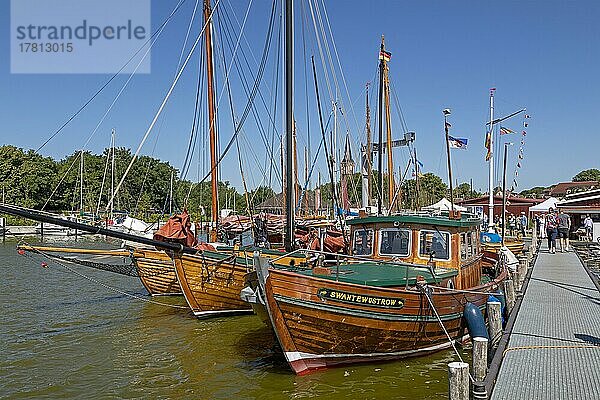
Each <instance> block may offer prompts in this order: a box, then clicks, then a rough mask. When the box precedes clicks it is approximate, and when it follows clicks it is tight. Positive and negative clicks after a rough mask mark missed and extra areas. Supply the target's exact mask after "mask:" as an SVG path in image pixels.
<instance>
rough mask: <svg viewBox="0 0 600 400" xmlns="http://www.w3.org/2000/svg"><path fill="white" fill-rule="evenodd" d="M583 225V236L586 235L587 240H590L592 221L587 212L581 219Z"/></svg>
mask: <svg viewBox="0 0 600 400" xmlns="http://www.w3.org/2000/svg"><path fill="white" fill-rule="evenodd" d="M583 227H584V228H585V236H586V237H587V240H588V241H590V242H591V241H592V229H593V227H594V222H593V221H592V218H590V215H589V214H588V215H586V216H585V219H584V220H583Z"/></svg>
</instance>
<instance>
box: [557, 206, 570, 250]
mask: <svg viewBox="0 0 600 400" xmlns="http://www.w3.org/2000/svg"><path fill="white" fill-rule="evenodd" d="M557 220H558V237H559V240H560V252H561V253H564V252H567V251H569V230H570V229H571V217H569V215H568V214H565V212H564V211H561V212H560V214H558V217H557Z"/></svg>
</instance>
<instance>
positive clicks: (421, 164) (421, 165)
mask: <svg viewBox="0 0 600 400" xmlns="http://www.w3.org/2000/svg"><path fill="white" fill-rule="evenodd" d="M417 164H419V167H421V168H423V163H422V162H421V161H419V160H417Z"/></svg>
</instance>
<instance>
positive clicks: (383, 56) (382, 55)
mask: <svg viewBox="0 0 600 400" xmlns="http://www.w3.org/2000/svg"><path fill="white" fill-rule="evenodd" d="M379 59H380V60H383V61H386V62H387V61H390V60H391V59H392V53H390V52H389V51H385V50H381V51H380V52H379Z"/></svg>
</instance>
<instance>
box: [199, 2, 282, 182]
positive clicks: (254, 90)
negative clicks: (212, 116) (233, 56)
mask: <svg viewBox="0 0 600 400" xmlns="http://www.w3.org/2000/svg"><path fill="white" fill-rule="evenodd" d="M275 1H276V0H274V1H273V8H272V12H271V20H270V23H269V35H268V36H269V37H267V40H266V42H265V47H264V52H263V58H262V60H261V67H260V69H259V71H258V75H257V77H256V80H255V82H254V87H253V88H252V92H251V93H250V98H249V99H248V102H247V103H246V107H245V109H244V112H243V113H242V116H241V118H240V121H239V123H238V125H237V127H236V129H235V131H234V133H233V135H232V136H231V138H230V139H229V142H228V143H227V146H225V149H224V150H223V152H222V153H221V155H220V156H219V159H218V160H217V163H216V165H215V166H213V167H212V168H211V169H210V171H208V173H207V174H206V175H205V176H204V178H202V179H201V180H200V182H198V183H202V182H204V181H206V179H208V178H209V177H210V174H211V173H212V171H213V170H214V169H215V168H216V167H217V166H218V165H220V164H221V162H222V161H223V158H225V156H226V155H227V153H228V152H229V150H230V149H231V146H232V145H233V143H234V141H235V138H236V137H237V135H238V134H239V132H240V130H241V129H242V126H243V125H244V122H246V118H247V117H248V114H249V113H250V109H251V108H252V104H253V103H254V99H255V97H256V93H257V91H258V86H259V85H260V81H261V80H262V77H263V75H264V71H265V68H264V66H265V63H266V59H267V56H268V53H269V47H270V46H269V45H270V42H271V35H270V33H272V27H273V20H274V16H275V4H276V3H275Z"/></svg>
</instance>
